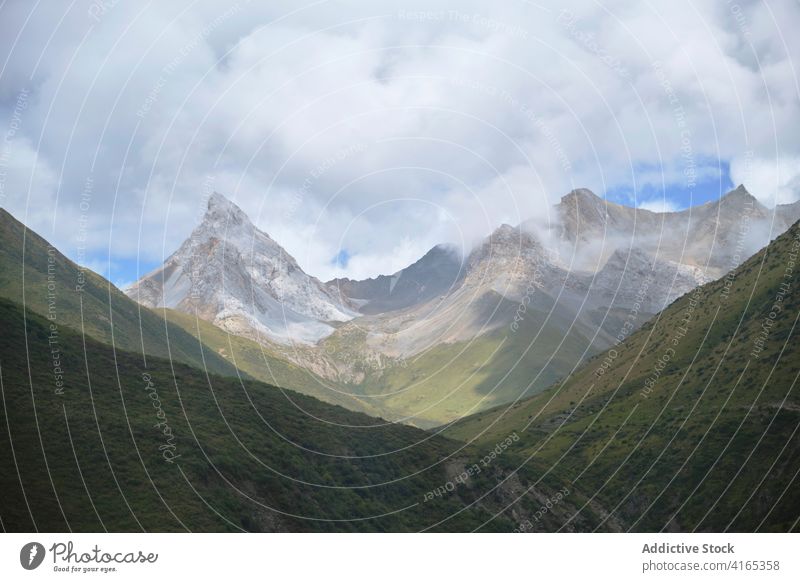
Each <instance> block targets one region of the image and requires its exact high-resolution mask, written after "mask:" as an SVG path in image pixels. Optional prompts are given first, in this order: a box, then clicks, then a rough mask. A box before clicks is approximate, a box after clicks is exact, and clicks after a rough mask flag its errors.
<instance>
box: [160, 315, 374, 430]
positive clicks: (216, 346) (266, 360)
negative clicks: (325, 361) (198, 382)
mask: <svg viewBox="0 0 800 582" xmlns="http://www.w3.org/2000/svg"><path fill="white" fill-rule="evenodd" d="M157 313H159V314H161V315H162V316H163V317H164V318H165V319H167V320H168V321H169V322H171V323H174V324H175V325H177V326H179V327H180V328H181V329H183V330H185V331H186V332H187V333H189V334H191V335H192V336H194V337H196V338H197V339H198V340H199V341H200V342H201V343H202V344H203V345H204V346H206V347H208V348H209V349H210V350H211V351H213V352H214V353H216V354H217V355H219V356H221V357H223V358H225V359H226V360H227V361H228V362H230V363H231V364H232V365H234V366H236V368H238V369H239V370H241V371H242V372H244V373H245V374H247V375H249V376H250V377H251V378H253V379H255V380H260V381H262V382H266V383H268V384H272V385H273V386H282V387H287V388H290V389H292V390H293V391H296V392H300V393H302V394H306V395H308V396H313V397H315V398H319V399H320V400H322V401H323V402H327V403H329V404H337V405H339V406H344V407H345V408H347V409H349V410H355V411H357V412H363V413H365V414H369V415H371V416H380V415H381V413H382V412H383V411H382V410H381V409H380V408H378V407H376V406H374V405H373V403H371V402H368V401H366V400H364V399H361V398H358V397H357V396H354V395H352V394H350V391H349V390H348V389H347V388H346V387H343V386H340V385H339V384H337V383H336V382H332V381H330V380H326V379H324V378H322V377H320V376H318V375H317V374H314V372H312V371H311V370H308V369H305V368H302V367H300V366H297V365H295V364H293V363H291V362H289V361H287V360H286V359H285V358H284V357H282V356H281V355H280V354H277V353H275V352H273V351H272V350H271V349H270V348H269V347H267V346H265V345H262V344H260V343H257V342H255V341H253V340H250V339H247V338H245V337H241V336H237V335H233V334H230V333H228V332H226V331H224V330H222V329H220V328H219V327H217V326H215V325H214V324H212V323H209V322H207V321H205V320H202V319H200V318H198V317H195V316H193V315H190V314H188V313H183V312H180V311H175V310H173V309H162V310H158V311H157Z"/></svg>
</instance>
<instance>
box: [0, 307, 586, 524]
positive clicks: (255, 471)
mask: <svg viewBox="0 0 800 582" xmlns="http://www.w3.org/2000/svg"><path fill="white" fill-rule="evenodd" d="M0 321H2V322H3V331H4V333H3V334H2V337H1V338H0V375H1V377H2V400H1V401H0V402H2V413H0V417H1V418H2V419H3V427H2V428H3V430H2V431H0V491H2V492H3V495H2V497H0V520H2V526H3V528H4V529H5V530H8V531H20V530H22V531H28V530H34V529H36V530H39V531H65V530H68V529H71V530H73V531H102V530H103V529H107V530H110V531H138V530H147V531H153V530H156V531H174V530H183V529H190V530H192V531H198V530H199V531H219V530H222V531H235V530H239V529H244V530H261V531H273V530H289V531H296V530H300V531H303V530H322V531H329V530H345V531H350V530H391V531H406V530H420V529H425V528H432V529H434V530H457V531H469V530H473V529H476V528H480V529H483V530H505V531H508V530H512V529H514V528H517V527H519V526H520V524H524V523H525V522H526V520H527V521H530V522H531V523H532V524H533V527H534V529H538V530H544V529H550V530H552V529H555V528H557V527H559V526H560V525H561V524H562V523H563V522H564V521H565V520H566V519H567V516H568V515H569V514H570V513H572V512H574V511H575V508H576V505H578V504H582V503H583V502H585V498H582V497H581V496H580V494H579V492H577V491H573V490H570V493H569V495H568V496H567V497H565V499H564V500H563V501H560V502H559V503H558V504H557V507H555V508H554V509H553V510H552V511H549V512H547V513H546V514H544V515H541V516H540V519H539V521H536V520H535V519H534V516H535V514H536V512H537V511H538V510H539V509H540V508H541V507H542V506H544V505H545V504H546V503H547V501H548V499H551V498H554V497H555V496H556V495H558V491H559V490H560V489H562V488H563V482H561V481H560V480H559V479H557V478H556V477H555V476H554V475H553V474H549V473H547V472H546V470H545V469H544V468H543V467H541V466H539V465H537V464H536V463H528V464H527V465H525V466H524V467H522V469H521V470H520V471H518V472H516V473H515V472H514V471H513V469H514V468H516V467H517V465H518V464H519V460H518V459H516V458H514V456H513V455H511V454H509V453H508V451H501V453H500V454H498V455H497V456H496V458H492V459H490V461H489V462H488V463H486V464H485V465H483V464H481V459H482V458H483V457H484V456H485V455H487V454H490V453H489V452H488V450H485V449H490V448H494V446H495V445H496V444H497V443H491V447H485V448H484V449H479V448H478V447H469V448H465V449H462V448H461V447H462V445H460V444H459V443H456V442H454V441H450V440H447V439H445V438H442V437H436V436H431V435H430V434H428V433H426V432H423V431H421V430H419V429H415V428H412V427H408V426H400V425H394V424H386V423H384V422H382V421H380V420H377V419H374V418H371V417H368V416H365V415H362V414H359V413H354V412H350V411H347V410H345V409H343V408H340V407H336V406H331V405H328V404H325V403H322V402H320V401H318V400H315V399H313V398H310V397H307V396H302V395H299V394H292V393H289V392H284V391H282V390H280V389H277V388H274V387H271V386H268V385H265V384H261V383H258V382H254V381H244V382H243V383H240V382H239V381H238V380H237V379H233V378H223V377H220V376H213V375H211V376H206V375H205V374H204V373H203V372H201V371H200V370H198V369H195V368H191V367H189V366H186V365H183V364H176V363H172V364H171V363H170V362H169V361H167V360H162V359H159V358H153V357H151V358H148V362H147V367H145V366H144V365H143V363H142V361H141V357H140V355H138V354H132V353H128V352H123V351H119V350H118V351H116V353H115V352H113V351H112V350H111V348H110V347H109V346H107V345H105V344H102V343H100V342H97V341H95V340H93V339H91V338H86V340H85V344H84V338H83V337H82V336H81V335H80V334H78V333H76V332H74V331H72V330H70V329H69V328H67V327H62V328H61V329H60V331H59V336H58V342H57V343H51V342H50V330H49V327H48V326H49V324H48V322H47V320H45V319H44V318H41V317H39V316H37V315H35V314H32V313H28V314H27V320H26V319H25V318H24V317H23V311H22V308H21V307H20V306H18V305H16V304H14V303H11V302H8V301H6V300H0ZM53 349H57V350H58V352H57V358H56V360H57V362H56V360H54V352H53ZM56 364H57V366H58V368H59V370H60V372H61V374H62V375H63V379H64V384H63V389H61V390H59V389H58V388H57V386H56V384H55V382H56V378H55V376H54V365H56ZM59 391H62V392H63V393H61V394H59V393H58V392H59ZM158 423H166V424H162V425H161V426H160V427H157V426H156V425H157V424H158ZM167 427H169V428H168V429H167ZM165 431H168V432H167V434H165ZM508 436H509V435H504V438H506V437H508ZM173 457H174V458H173ZM474 463H477V464H479V466H482V467H483V468H482V470H481V471H480V473H478V474H475V475H473V476H471V477H470V478H469V479H466V480H465V482H464V483H463V484H458V485H455V484H453V486H452V487H451V488H448V487H447V483H448V482H451V483H454V480H455V478H456V477H457V476H458V475H460V474H461V473H462V472H463V471H464V470H465V468H467V467H470V466H472V464H474ZM541 476H544V478H543V479H541V478H540V477H541ZM530 485H535V487H534V488H533V489H532V490H531V491H530V492H528V493H525V492H526V490H527V489H528V487H529V486H530ZM440 487H445V488H447V489H452V490H450V491H448V492H445V493H444V494H443V495H440V496H435V497H434V496H432V495H428V497H432V499H431V500H429V501H427V502H426V501H425V498H426V493H428V492H430V491H433V490H436V489H437V488H440ZM518 497H521V501H519V502H517V503H516V504H514V502H515V501H516V499H517V498H518ZM512 505H513V507H511V509H509V510H508V511H505V512H503V510H505V509H506V508H507V507H509V506H512ZM598 511H599V510H598ZM598 515H599V513H595V511H594V510H593V511H591V512H584V513H583V514H581V516H579V518H578V519H577V520H576V521H575V527H576V528H578V529H586V528H589V527H593V526H594V525H596V524H597V523H598V522H599V517H598ZM495 516H496V517H495Z"/></svg>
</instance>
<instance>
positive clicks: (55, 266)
mask: <svg viewBox="0 0 800 582" xmlns="http://www.w3.org/2000/svg"><path fill="white" fill-rule="evenodd" d="M23 244H24V247H23ZM23 248H24V251H23ZM48 269H49V273H50V275H51V280H50V281H49V280H48ZM81 277H83V278H84V279H85V283H84V284H83V290H82V292H78V291H76V288H77V287H78V286H79V285H80V284H81V282H82V279H81ZM48 283H52V285H51V288H50V289H48ZM49 295H51V296H52V307H53V308H54V311H53V312H52V316H53V317H55V319H54V321H55V323H56V324H57V325H59V326H62V325H66V326H69V327H72V328H74V329H78V330H84V331H85V332H86V334H87V335H89V336H91V337H93V338H95V339H97V340H100V341H102V342H104V343H107V344H112V343H113V345H115V346H116V347H117V348H119V349H122V350H128V351H136V352H142V351H144V353H145V354H150V355H157V356H160V357H171V358H172V359H174V360H176V361H178V362H183V363H187V364H191V365H193V366H197V367H200V368H205V367H207V368H208V370H209V371H210V372H214V373H218V374H225V375H234V374H235V373H236V370H235V368H234V367H233V366H232V365H231V364H230V363H228V362H227V361H226V360H225V359H224V358H222V357H220V356H219V355H218V354H217V353H214V352H213V351H209V350H206V349H204V348H203V346H202V344H201V343H200V342H198V340H197V339H195V338H194V337H192V335H190V334H189V333H187V332H186V331H184V330H183V329H181V328H180V327H178V326H176V325H173V324H171V323H169V322H165V321H164V319H163V318H161V317H159V316H158V315H157V314H156V313H154V312H152V311H150V310H148V309H146V308H144V307H140V306H139V305H138V304H137V303H135V302H134V301H132V300H130V299H129V298H128V297H126V296H125V294H123V293H122V292H121V291H120V290H118V289H117V288H116V287H114V286H113V285H112V284H111V283H110V282H108V281H107V280H105V279H103V278H102V277H100V276H99V275H97V274H95V273H93V272H92V271H90V270H88V269H85V270H81V269H80V267H78V265H76V264H75V263H73V262H72V261H70V260H69V259H67V258H66V257H65V256H64V255H62V254H61V253H60V252H58V251H57V250H56V249H54V248H53V247H51V246H50V244H49V243H48V242H47V241H46V240H44V239H43V238H42V237H40V236H39V235H37V234H36V233H34V232H33V231H31V230H28V229H26V228H25V226H24V225H23V224H22V223H20V222H19V221H17V220H16V219H15V218H14V217H13V216H11V215H10V214H9V213H8V212H6V211H5V210H3V209H0V297H5V298H7V299H10V300H12V301H14V302H17V303H21V304H24V305H26V306H27V307H28V308H29V309H30V310H32V311H34V312H36V313H39V314H41V315H44V316H48V315H49V314H50V313H51V311H50V308H51V303H50V301H51V297H49ZM112 322H113V324H112Z"/></svg>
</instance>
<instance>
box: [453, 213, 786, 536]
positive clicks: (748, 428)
mask: <svg viewBox="0 0 800 582" xmlns="http://www.w3.org/2000/svg"><path fill="white" fill-rule="evenodd" d="M798 237H800V226H799V225H798V224H795V225H794V226H793V227H792V228H791V229H790V230H789V231H788V232H787V233H785V234H784V235H782V236H781V237H779V238H778V239H776V240H775V241H773V243H772V244H771V245H769V246H768V247H767V248H766V249H764V250H762V251H761V252H759V253H758V254H756V255H755V256H753V257H751V258H750V259H749V260H748V261H746V262H745V263H744V264H743V265H742V266H741V267H739V268H738V269H736V270H735V272H734V275H735V277H734V279H733V283H732V286H731V288H730V293H729V294H728V295H727V298H726V294H725V292H724V289H725V280H724V279H723V280H720V281H716V282H713V283H710V284H708V285H705V286H703V287H702V288H700V289H699V290H698V291H697V294H696V295H695V294H694V293H690V294H689V295H686V296H684V297H682V298H681V299H679V300H677V301H676V302H675V303H673V304H672V305H671V306H669V307H668V308H667V309H666V310H665V311H664V312H662V313H661V314H660V315H659V316H657V317H656V318H654V319H652V320H651V321H650V322H648V323H647V324H645V325H644V326H643V328H642V329H641V330H639V331H638V332H636V333H635V334H633V335H632V336H631V337H630V338H628V339H627V340H626V341H625V342H624V343H623V344H621V345H619V346H617V347H616V350H617V353H618V356H617V357H616V358H615V359H613V362H611V365H610V367H609V369H608V370H607V371H606V373H605V374H603V375H601V376H598V375H597V373H596V370H597V369H598V367H600V366H602V363H603V361H604V360H605V359H606V358H610V354H609V352H605V353H603V354H600V355H598V356H596V357H595V358H593V359H592V360H590V361H589V362H588V363H587V364H586V365H585V366H584V367H583V368H582V369H580V370H579V371H578V372H577V373H576V374H575V375H573V376H572V377H570V378H568V379H566V381H565V382H563V383H561V384H556V385H555V386H554V387H553V388H552V389H550V390H548V391H546V392H544V393H542V394H540V395H537V396H535V397H533V398H530V399H526V400H522V401H520V402H518V403H517V404H515V405H513V406H505V407H498V408H495V409H493V410H490V411H487V412H484V413H480V414H477V415H474V416H472V417H469V418H467V419H465V420H463V421H461V422H459V423H456V424H454V425H453V426H452V427H451V428H450V429H449V430H448V433H447V434H448V435H449V436H452V437H454V438H459V439H462V440H472V439H477V441H479V442H492V440H493V439H494V438H495V437H496V436H497V435H498V434H505V433H506V432H508V431H510V430H517V431H519V434H521V435H524V437H523V438H522V439H521V441H520V443H519V444H518V446H517V448H516V449H517V452H520V453H523V454H526V455H535V458H538V459H540V460H542V461H545V462H547V463H550V464H551V465H552V466H553V467H555V468H556V470H558V471H561V472H564V473H565V474H566V475H569V476H570V478H571V479H572V480H574V481H575V482H576V484H577V486H579V487H581V488H583V489H584V490H587V491H591V492H594V493H595V494H596V499H598V500H600V501H601V502H602V503H603V505H604V506H606V507H611V508H617V509H616V511H615V512H614V515H615V516H617V517H619V518H621V519H622V520H623V521H624V522H625V523H626V524H628V526H629V527H631V528H632V529H635V530H659V529H662V528H665V529H667V530H684V531H685V530H693V529H698V530H723V529H726V528H729V529H732V530H743V531H752V530H756V529H759V530H781V531H785V530H788V529H790V528H795V529H796V528H797V521H796V520H797V519H798V515H799V514H800V487H797V475H798V471H799V470H800V438H799V437H798V426H800V425H799V423H800V394H798V387H797V384H796V382H797V378H798V373H800V340H799V339H798V337H797V335H798V330H797V328H796V323H797V318H798V314H800V269H799V268H798V265H800V263H795V264H794V265H793V269H794V271H793V272H791V273H790V275H791V276H790V278H789V279H785V278H784V276H785V274H786V273H787V270H786V269H787V266H788V265H791V263H792V261H796V260H797V259H798V257H797V256H795V254H794V253H796V249H797V247H796V246H794V245H797V244H798V243H797V242H796V241H798V240H800V238H798ZM784 281H788V282H790V284H791V287H790V290H789V293H788V294H787V295H786V297H785V299H784V300H783V301H782V310H781V311H780V312H779V313H778V314H777V317H776V318H775V323H774V324H773V325H772V328H771V332H770V334H769V336H768V339H767V341H766V346H765V349H764V351H763V352H762V353H761V354H760V355H759V357H758V358H755V357H753V356H752V350H753V346H754V343H753V342H754V340H755V339H756V338H757V337H758V334H759V332H760V331H761V329H762V324H763V322H764V319H765V318H766V317H768V315H769V313H770V311H771V308H772V306H773V304H774V303H775V298H776V296H777V295H778V293H779V290H780V287H779V285H780V284H781V283H782V282H784ZM687 317H688V318H689V319H688V320H686V318H687ZM685 321H688V322H689V323H688V332H687V333H686V334H685V336H684V337H680V335H681V334H680V333H679V332H678V331H677V330H678V329H679V328H681V327H684V326H685V323H684V322H685ZM674 342H677V345H675V343H674ZM671 347H672V348H673V349H674V350H675V352H674V354H673V353H672V352H668V350H669V348H671ZM665 354H669V356H670V358H669V361H668V362H666V364H665V365H664V366H663V369H662V370H661V373H660V376H659V377H658V379H657V381H656V382H655V385H654V386H653V387H652V390H651V391H649V392H648V391H647V390H646V389H645V382H646V381H647V379H648V378H652V377H654V376H653V375H654V369H655V367H656V365H657V363H658V361H659V359H662V360H663V359H664V356H665ZM660 366H661V365H660V364H659V367H660ZM562 456H563V458H562Z"/></svg>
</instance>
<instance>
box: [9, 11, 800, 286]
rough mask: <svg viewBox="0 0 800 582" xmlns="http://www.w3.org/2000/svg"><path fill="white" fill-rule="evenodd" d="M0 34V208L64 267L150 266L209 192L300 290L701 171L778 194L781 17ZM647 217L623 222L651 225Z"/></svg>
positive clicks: (276, 21) (797, 120)
mask: <svg viewBox="0 0 800 582" xmlns="http://www.w3.org/2000/svg"><path fill="white" fill-rule="evenodd" d="M262 4H267V5H262ZM59 10H62V11H63V12H59ZM1 12H2V14H0V27H2V34H0V56H2V60H3V62H4V63H5V64H4V66H3V68H2V70H0V79H1V80H2V84H0V87H2V89H0V107H2V114H3V118H4V119H6V120H8V121H7V122H6V124H8V123H10V122H11V120H12V119H13V118H14V112H15V108H18V104H19V100H20V95H25V107H24V109H23V110H21V111H19V112H18V113H19V115H18V117H19V119H18V122H16V125H17V128H16V130H15V132H14V135H13V136H12V137H11V139H9V140H7V142H6V143H7V147H5V148H4V149H3V157H2V160H0V161H1V162H2V168H0V169H2V172H0V176H2V181H1V182H0V184H2V186H3V188H2V191H0V197H2V198H0V202H1V203H2V205H3V206H5V207H7V208H9V209H10V210H11V211H12V212H14V213H15V214H16V215H17V216H18V217H20V218H21V219H23V220H25V221H26V222H27V223H28V224H29V225H30V226H31V227H32V228H34V229H36V230H38V231H40V232H41V233H42V234H43V235H45V236H47V237H48V238H50V239H52V240H53V242H54V243H56V244H57V245H59V246H60V247H61V248H63V250H64V251H65V252H66V253H67V254H69V255H70V256H72V257H73V258H74V257H75V256H76V253H77V249H78V248H79V246H80V245H85V247H86V248H85V251H86V261H87V262H88V261H97V260H100V259H103V258H108V257H109V256H111V257H113V258H114V259H115V260H122V261H129V262H130V261H135V260H136V259H137V258H141V260H142V261H143V262H145V263H146V264H153V263H157V262H160V261H161V260H163V258H165V257H166V256H168V255H169V254H170V253H171V252H172V251H174V250H175V248H177V246H178V245H179V244H180V242H181V241H182V240H183V239H185V238H186V237H187V236H188V234H189V232H190V231H191V228H192V227H193V225H194V224H195V223H196V221H197V219H198V216H199V215H200V214H202V206H203V194H202V193H203V192H205V191H208V190H210V189H213V190H217V191H220V192H222V193H224V194H226V195H227V196H229V197H230V198H231V199H233V200H234V201H235V202H236V203H238V204H239V205H240V206H242V208H243V209H244V210H245V211H246V212H247V213H248V214H249V215H250V216H251V217H252V218H253V220H254V221H255V222H256V223H257V224H258V225H259V226H260V227H261V228H263V229H264V230H266V231H267V232H269V233H270V235H271V236H272V237H273V238H275V239H276V240H277V241H278V242H280V243H281V244H282V245H284V246H285V247H286V248H287V250H288V251H289V252H290V253H292V254H293V255H295V256H296V258H297V259H298V261H299V262H300V264H301V265H302V266H303V267H304V268H305V269H306V270H307V271H308V272H310V273H312V274H314V275H317V276H319V277H320V278H323V279H327V278H332V277H334V276H341V275H345V274H346V275H349V276H351V277H357V278H360V277H365V276H372V275H377V274H379V273H385V272H391V271H392V270H396V269H397V268H400V267H402V266H404V264H405V263H407V262H411V261H413V260H414V259H415V258H417V257H419V256H421V255H422V254H424V252H426V251H427V250H428V249H429V248H430V247H431V246H433V245H434V244H437V243H441V242H450V243H453V244H455V245H456V246H457V247H461V248H463V249H466V248H469V247H470V246H471V245H472V244H474V242H475V240H477V239H478V238H480V237H481V236H484V235H486V234H488V233H489V232H491V231H492V230H493V229H494V228H496V227H497V226H498V225H499V224H501V223H510V224H518V223H520V222H523V221H524V220H526V219H529V218H531V217H535V218H536V219H537V220H539V221H546V220H547V219H548V213H550V212H552V210H551V208H550V206H551V204H552V203H554V202H556V201H557V200H558V198H559V197H560V196H561V195H563V194H564V193H566V192H567V191H569V190H571V189H573V188H575V187H579V186H587V187H590V188H592V189H594V190H595V191H596V192H598V193H603V192H605V191H606V190H608V189H610V188H614V187H619V186H625V187H631V188H634V187H635V189H639V188H641V187H643V186H655V187H656V189H658V188H661V187H662V186H663V184H664V183H668V184H678V185H681V184H683V183H684V182H685V180H686V175H687V173H692V172H695V173H702V172H713V171H714V167H717V166H719V163H718V162H719V161H720V160H721V161H724V162H725V163H730V165H731V174H732V177H733V179H734V180H735V181H736V179H737V177H740V176H742V177H744V179H743V180H742V181H744V182H745V183H747V184H748V186H749V189H750V190H751V191H752V192H753V194H754V195H756V196H758V197H759V198H760V199H761V200H762V201H764V202H769V203H770V204H774V203H776V202H777V203H783V202H788V201H792V200H794V199H796V198H797V176H798V171H797V160H798V159H800V158H799V157H798V156H800V137H798V134H797V132H796V131H795V128H797V127H800V108H798V105H797V104H798V95H799V93H798V81H797V75H796V71H795V67H794V64H795V61H796V60H797V59H796V57H797V56H798V55H800V39H798V38H797V35H795V34H794V29H795V28H796V26H797V25H798V24H800V15H799V13H798V6H797V5H796V4H793V3H789V2H786V3H772V4H770V5H767V4H764V3H756V2H752V3H750V2H740V3H738V4H736V5H735V6H734V5H733V4H730V3H720V2H688V1H686V2H677V3H670V4H669V5H664V4H659V5H658V6H654V5H647V4H642V3H639V2H634V1H632V0H631V1H615V2H607V3H604V4H598V3H595V2H569V3H567V4H566V5H557V6H556V5H553V6H540V5H537V4H532V3H529V2H523V1H517V0H509V1H507V2H502V3H499V5H487V4H486V3H484V2H477V1H473V2H458V3H454V2H452V1H450V2H444V1H433V2H431V1H428V2H421V1H420V2H415V1H408V0H404V1H397V2H384V1H381V2H367V1H360V2H313V3H308V4H305V5H298V4H297V3H294V2H288V1H286V2H270V3H254V2H245V1H240V2H238V3H237V2H234V3H232V4H230V3H224V4H223V3H218V2H190V1H189V0H186V1H183V2H169V3H158V4H157V5H146V6H145V5H139V4H137V3H132V2H109V1H101V0H93V1H84V2H76V3H75V4H74V5H72V6H71V7H67V6H64V7H59V8H58V9H55V8H53V7H50V8H48V9H46V10H45V9H42V8H37V7H35V6H31V5H29V4H28V3H25V2H11V3H7V4H5V5H4V6H3V8H2V11H1ZM0 129H3V128H2V127H0ZM642 167H646V168H650V169H655V170H651V171H648V172H647V173H646V175H643V174H642V172H641V171H640V170H639V169H640V168H642ZM687 170H691V171H690V172H687ZM643 181H644V182H643ZM87 183H90V184H91V186H92V187H91V192H90V193H89V194H88V195H87ZM634 191H635V190H634ZM654 200H656V199H655V198H653V197H650V198H648V199H646V200H640V201H633V203H634V204H636V205H640V206H643V207H652V205H653V204H660V205H662V206H661V207H662V208H670V207H671V206H670V204H674V201H669V200H666V201H664V202H660V201H654ZM87 209H88V210H87ZM82 215H83V216H85V217H86V218H85V222H86V225H87V228H86V229H84V230H85V233H84V234H85V236H84V237H83V238H84V239H85V240H84V241H79V240H77V234H76V233H78V232H79V229H78V228H77V226H76V225H77V224H78V222H79V221H80V220H81V216H82ZM342 249H346V254H345V255H343V254H342V253H340V251H341V250H342ZM342 256H347V257H349V260H347V261H342V260H334V257H339V258H341V257H342Z"/></svg>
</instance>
